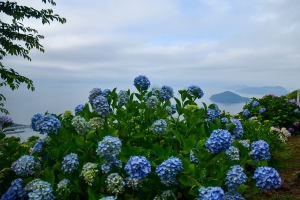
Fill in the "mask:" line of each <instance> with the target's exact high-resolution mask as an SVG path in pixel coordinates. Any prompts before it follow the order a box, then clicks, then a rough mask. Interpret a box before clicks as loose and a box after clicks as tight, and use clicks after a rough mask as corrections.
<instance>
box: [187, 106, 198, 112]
mask: <svg viewBox="0 0 300 200" xmlns="http://www.w3.org/2000/svg"><path fill="white" fill-rule="evenodd" d="M186 109H188V110H190V111H195V110H198V109H199V107H198V106H197V105H187V106H186Z"/></svg>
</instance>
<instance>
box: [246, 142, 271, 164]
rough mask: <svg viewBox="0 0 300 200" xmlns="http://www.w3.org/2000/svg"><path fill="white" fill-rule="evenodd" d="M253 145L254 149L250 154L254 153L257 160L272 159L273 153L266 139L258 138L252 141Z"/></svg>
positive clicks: (253, 155)
mask: <svg viewBox="0 0 300 200" xmlns="http://www.w3.org/2000/svg"><path fill="white" fill-rule="evenodd" d="M251 147H252V151H251V152H250V155H252V157H253V159H254V161H255V162H258V161H259V160H262V159H265V160H270V158H271V154H270V152H269V144H268V143H267V142H265V141H264V140H258V141H255V142H252V144H251Z"/></svg>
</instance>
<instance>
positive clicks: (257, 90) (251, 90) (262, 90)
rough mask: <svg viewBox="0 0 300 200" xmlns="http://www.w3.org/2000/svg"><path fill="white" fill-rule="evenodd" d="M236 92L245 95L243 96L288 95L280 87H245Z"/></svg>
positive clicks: (286, 91)
mask: <svg viewBox="0 0 300 200" xmlns="http://www.w3.org/2000/svg"><path fill="white" fill-rule="evenodd" d="M235 91H236V92H240V93H245V94H260V95H267V94H270V93H272V94H275V95H276V96H281V95H286V94H288V93H289V91H288V90H286V89H285V88H283V87H281V86H263V87H245V88H241V89H238V90H235Z"/></svg>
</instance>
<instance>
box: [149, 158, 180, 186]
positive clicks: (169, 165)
mask: <svg viewBox="0 0 300 200" xmlns="http://www.w3.org/2000/svg"><path fill="white" fill-rule="evenodd" d="M182 169H183V167H182V162H181V160H180V159H179V158H176V157H173V156H171V157H170V158H169V159H168V160H165V161H164V162H163V163H162V164H161V165H157V166H156V170H155V172H156V174H157V175H158V176H159V177H160V180H161V182H162V183H163V184H165V185H166V186H170V185H176V184H177V183H178V182H177V180H176V175H177V173H178V171H180V170H182Z"/></svg>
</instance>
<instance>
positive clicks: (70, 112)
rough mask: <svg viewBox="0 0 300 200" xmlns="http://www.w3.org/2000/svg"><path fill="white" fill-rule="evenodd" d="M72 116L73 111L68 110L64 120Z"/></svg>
mask: <svg viewBox="0 0 300 200" xmlns="http://www.w3.org/2000/svg"><path fill="white" fill-rule="evenodd" d="M71 116H72V111H71V110H66V111H65V112H64V114H63V117H64V118H69V117H71Z"/></svg>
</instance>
